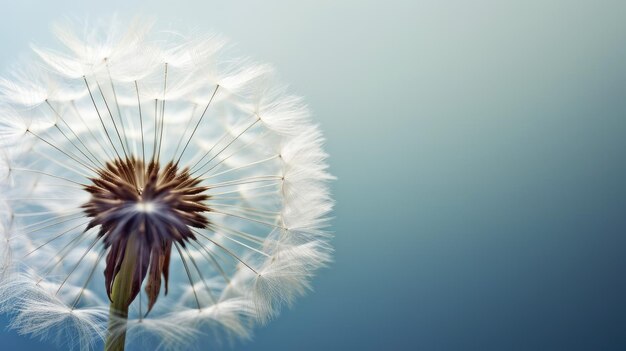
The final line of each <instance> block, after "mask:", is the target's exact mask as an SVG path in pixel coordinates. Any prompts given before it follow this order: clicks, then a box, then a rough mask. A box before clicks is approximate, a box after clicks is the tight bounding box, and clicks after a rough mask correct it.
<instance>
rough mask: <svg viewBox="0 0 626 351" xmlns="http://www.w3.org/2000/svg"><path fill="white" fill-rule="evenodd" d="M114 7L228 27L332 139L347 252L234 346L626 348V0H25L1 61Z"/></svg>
mask: <svg viewBox="0 0 626 351" xmlns="http://www.w3.org/2000/svg"><path fill="white" fill-rule="evenodd" d="M112 13H118V14H120V15H122V16H124V17H131V16H133V15H144V14H145V15H152V16H154V17H156V18H157V19H158V25H159V27H161V28H175V29H179V30H182V31H184V30H186V29H197V30H198V31H201V32H207V31H215V32H218V33H222V34H224V35H225V36H227V37H229V38H231V39H232V41H233V42H235V43H237V44H238V48H239V51H240V52H241V53H242V54H246V55H250V56H251V57H253V58H255V59H257V60H259V61H263V62H270V63H272V64H274V65H275V66H276V67H277V68H278V71H279V72H280V73H281V76H282V78H283V79H284V80H285V81H286V82H289V83H291V87H292V90H293V91H295V92H297V93H299V94H302V95H304V96H305V97H306V99H307V101H308V103H309V105H310V107H311V109H312V110H313V111H314V113H315V118H316V120H317V121H318V122H319V123H320V124H321V127H322V129H323V130H324V132H325V135H326V137H327V140H328V141H327V150H328V152H329V153H330V154H331V158H330V164H331V170H332V173H333V174H335V175H336V176H337V177H338V180H337V181H336V182H335V183H334V184H333V189H334V194H335V198H336V200H337V206H336V210H335V212H334V217H335V219H334V220H333V227H332V230H333V231H334V232H335V233H336V238H335V239H334V240H333V244H334V246H335V248H336V253H335V261H336V262H335V263H334V264H333V265H332V267H331V268H330V269H327V270H323V271H321V272H320V274H319V276H318V278H316V280H315V282H314V288H315V292H314V293H311V294H309V295H308V296H307V297H305V298H303V299H300V300H299V301H298V302H297V304H296V305H295V307H294V308H293V309H291V310H288V311H284V312H283V313H282V315H281V316H280V317H279V318H278V319H276V320H275V321H273V322H271V323H270V324H268V325H267V326H265V327H262V328H258V329H257V331H256V334H255V338H254V340H253V341H250V342H246V343H239V342H238V343H235V344H234V347H233V349H235V350H275V351H277V350H414V349H417V350H594V349H595V350H599V349H601V350H623V349H625V348H626V303H625V302H624V300H625V298H626V279H625V278H626V277H625V275H626V274H625V273H626V270H625V268H624V267H626V256H625V255H624V250H625V249H626V216H625V215H624V212H625V209H626V185H625V184H624V181H625V180H626V164H625V161H626V156H625V155H624V151H625V150H626V21H624V18H626V4H625V3H623V2H622V1H557V0H553V1H545V0H544V1H515V2H514V1H495V0H494V1H487V0H477V1H434V0H427V1H419V0H417V1H416V0H413V1H400V0H388V1H378V2H375V1H358V0H354V1H300V2H294V1H220V2H218V1H187V0H178V1H117V0H113V1H106V2H102V1H101V2H87V1H84V2H78V1H76V2H69V1H63V0H59V1H32V0H25V1H21V2H20V3H19V4H18V3H17V2H16V3H10V4H9V3H7V4H4V5H3V7H2V13H1V14H0V19H1V20H0V71H1V72H5V73H6V72H7V71H8V70H9V68H10V66H11V65H12V64H13V63H14V62H15V61H17V60H18V59H19V57H20V55H21V54H24V53H27V51H28V44H29V43H30V42H35V43H38V44H44V45H50V44H52V43H53V39H52V35H51V34H50V33H49V28H50V24H51V23H52V22H54V21H57V20H60V19H63V18H64V17H67V16H69V17H75V18H82V17H84V16H85V15H89V16H90V17H92V18H98V17H101V16H108V15H110V14H112ZM170 24H171V25H170ZM6 323H7V319H6V318H5V317H1V318H0V325H1V326H5V325H6ZM207 339H210V338H207ZM0 345H2V349H5V348H6V349H15V350H48V349H49V346H48V344H46V343H39V342H37V341H34V340H31V339H29V338H27V337H23V336H19V335H17V334H16V333H15V332H10V331H3V332H2V333H0ZM223 349H229V348H228V347H223Z"/></svg>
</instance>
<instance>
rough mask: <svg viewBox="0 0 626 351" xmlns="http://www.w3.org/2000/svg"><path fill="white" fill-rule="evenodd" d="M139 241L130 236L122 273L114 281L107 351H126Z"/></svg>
mask: <svg viewBox="0 0 626 351" xmlns="http://www.w3.org/2000/svg"><path fill="white" fill-rule="evenodd" d="M136 245H137V239H136V238H135V235H130V237H129V238H128V243H127V246H126V252H125V254H124V259H123V260H122V266H121V268H120V271H119V272H118V273H117V275H116V276H115V279H114V280H113V289H112V290H111V300H112V301H111V303H110V305H109V329H108V336H107V340H106V343H105V345H104V350H105V351H124V346H125V344H126V322H127V320H128V306H130V303H131V302H132V301H129V300H130V295H131V288H132V283H133V273H134V272H135V266H136V265H137V255H136Z"/></svg>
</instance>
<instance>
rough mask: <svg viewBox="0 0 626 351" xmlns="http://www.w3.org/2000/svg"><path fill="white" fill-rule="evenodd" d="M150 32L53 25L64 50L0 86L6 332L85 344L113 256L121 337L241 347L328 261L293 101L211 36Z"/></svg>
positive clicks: (322, 172)
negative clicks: (123, 278) (123, 314)
mask: <svg viewBox="0 0 626 351" xmlns="http://www.w3.org/2000/svg"><path fill="white" fill-rule="evenodd" d="M153 25H154V23H153V22H150V21H133V22H131V23H130V25H128V26H125V25H122V24H120V22H119V21H118V20H115V19H114V20H112V21H104V22H101V23H100V22H96V23H95V24H88V25H86V27H85V29H83V30H74V29H72V26H63V25H61V26H56V27H55V34H56V35H57V37H58V38H59V41H60V42H61V44H62V46H63V48H61V49H58V48H57V49H48V48H44V47H40V46H37V47H33V51H34V52H35V56H36V58H35V62H34V63H24V64H23V65H22V66H20V67H18V68H16V69H14V70H13V71H12V73H11V74H9V75H8V76H7V77H6V78H0V190H1V192H0V233H1V234H2V237H1V238H0V239H2V240H0V250H1V254H2V258H3V259H2V261H1V262H0V265H2V266H1V268H2V270H1V272H2V274H0V310H1V311H3V312H5V313H9V314H11V315H13V316H14V318H13V322H12V326H13V327H14V328H16V329H18V330H19V331H20V332H23V333H26V334H31V335H34V336H39V337H47V338H51V339H68V338H69V340H68V343H69V344H70V346H75V347H77V348H79V349H90V348H92V347H94V345H96V344H97V343H99V342H100V341H101V340H102V339H103V338H104V337H106V333H107V332H106V329H107V325H108V322H109V321H108V319H109V318H117V316H115V315H111V316H109V313H108V311H109V303H110V300H111V298H112V294H111V291H112V287H113V282H114V281H115V278H116V276H117V275H118V274H119V272H120V265H121V262H122V261H123V260H124V257H126V256H125V255H129V254H130V255H131V256H132V257H133V258H135V262H136V263H135V266H133V267H134V273H133V275H132V284H131V292H130V297H129V298H128V299H129V301H128V304H129V310H128V320H127V329H128V340H129V342H131V343H132V342H137V341H138V340H140V339H141V338H142V337H144V336H149V337H150V338H153V339H155V340H156V341H157V344H158V345H159V347H160V348H163V349H172V348H181V347H186V346H188V345H189V344H190V343H193V341H194V340H195V338H196V337H198V336H199V335H203V334H204V333H206V332H207V331H215V332H218V333H219V334H221V335H224V336H225V337H227V338H232V337H239V338H244V339H245V338H249V337H250V335H251V333H252V330H251V328H252V326H253V325H254V324H255V322H262V323H265V322H267V321H268V320H270V319H271V318H273V317H275V316H276V315H277V314H278V313H279V311H280V309H281V306H283V305H287V306H289V305H291V304H293V302H294V301H295V299H296V298H297V297H299V296H301V295H303V294H304V293H305V292H306V291H307V290H309V289H310V279H311V278H312V277H313V275H314V274H315V272H316V270H317V269H319V268H320V267H324V266H325V265H326V264H327V263H328V262H329V261H330V252H331V249H330V247H329V245H328V239H329V236H330V235H329V234H328V232H327V231H326V228H327V226H328V215H329V214H330V212H331V211H332V206H333V202H332V199H331V196H330V192H329V190H328V185H327V183H328V181H330V180H332V179H333V178H332V176H331V175H330V174H329V173H328V170H327V164H326V158H327V154H326V153H325V152H324V150H323V147H322V145H323V142H324V139H323V137H322V134H321V132H320V130H319V128H318V127H317V126H315V125H314V124H313V123H312V122H311V117H310V113H309V110H308V108H307V107H306V105H305V103H304V101H303V99H302V98H300V97H297V96H293V95H291V94H290V93H289V91H288V90H287V88H286V87H285V86H284V85H283V84H281V83H280V82H279V81H277V79H276V78H275V74H274V70H273V68H272V67H271V66H269V65H265V64H256V63H254V62H251V61H250V60H248V59H236V58H233V57H232V55H231V54H230V51H229V45H227V41H226V40H224V39H223V38H222V37H220V36H215V35H210V36H205V35H194V36H191V35H184V34H179V33H173V32H165V33H164V32H157V31H155V30H154V29H153ZM77 33H82V35H79V34H77Z"/></svg>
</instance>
